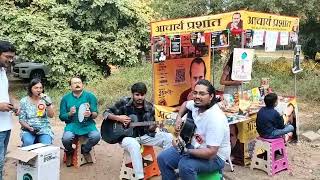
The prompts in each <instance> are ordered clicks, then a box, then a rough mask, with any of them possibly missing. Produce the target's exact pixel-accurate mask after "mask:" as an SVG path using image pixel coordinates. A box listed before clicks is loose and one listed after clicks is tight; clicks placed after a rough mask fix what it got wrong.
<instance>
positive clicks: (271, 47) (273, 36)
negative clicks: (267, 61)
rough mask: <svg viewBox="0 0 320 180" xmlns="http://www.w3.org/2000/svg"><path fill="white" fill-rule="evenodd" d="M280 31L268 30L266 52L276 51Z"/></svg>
mask: <svg viewBox="0 0 320 180" xmlns="http://www.w3.org/2000/svg"><path fill="white" fill-rule="evenodd" d="M277 40H278V32H276V31H267V32H266V40H265V52H275V51H276V48H277Z"/></svg>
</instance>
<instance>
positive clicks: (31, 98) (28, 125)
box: [19, 79, 54, 147]
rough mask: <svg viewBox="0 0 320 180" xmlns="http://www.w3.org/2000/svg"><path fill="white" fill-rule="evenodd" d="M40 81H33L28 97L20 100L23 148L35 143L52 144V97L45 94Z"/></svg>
mask: <svg viewBox="0 0 320 180" xmlns="http://www.w3.org/2000/svg"><path fill="white" fill-rule="evenodd" d="M43 92H44V90H43V85H42V83H41V80H40V79H32V80H31V82H30V84H29V85H28V96H26V97H24V98H22V99H21V100H20V115H19V122H20V124H21V130H22V131H21V140H22V146H23V147H24V146H29V145H32V144H34V143H43V144H52V139H53V132H52V130H51V125H50V121H49V118H52V117H53V116H54V110H53V106H52V101H51V99H50V97H48V96H47V95H45V94H43Z"/></svg>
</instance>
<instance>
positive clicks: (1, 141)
mask: <svg viewBox="0 0 320 180" xmlns="http://www.w3.org/2000/svg"><path fill="white" fill-rule="evenodd" d="M10 133H11V130H8V131H1V132H0V180H2V171H3V166H4V161H5V156H6V153H7V148H8V143H9V138H10Z"/></svg>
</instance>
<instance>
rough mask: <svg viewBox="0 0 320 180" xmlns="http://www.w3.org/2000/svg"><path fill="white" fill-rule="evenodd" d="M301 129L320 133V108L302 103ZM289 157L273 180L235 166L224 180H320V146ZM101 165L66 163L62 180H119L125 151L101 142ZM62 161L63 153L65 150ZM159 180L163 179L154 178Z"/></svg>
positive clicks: (9, 167)
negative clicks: (283, 167) (286, 168)
mask: <svg viewBox="0 0 320 180" xmlns="http://www.w3.org/2000/svg"><path fill="white" fill-rule="evenodd" d="M14 122H15V126H14V128H13V130H12V133H11V138H10V143H9V147H8V151H13V150H15V149H17V147H18V146H19V145H21V141H20V136H19V133H20V129H19V128H20V125H19V124H18V119H17V118H16V117H15V119H14ZM299 123H300V124H299V126H300V133H301V132H303V131H305V130H309V129H311V130H318V129H320V113H319V105H314V104H304V103H299ZM100 124H101V117H99V118H98V120H97V127H99V128H100ZM52 126H53V130H54V133H55V139H54V145H56V146H59V147H63V146H62V144H61V137H62V133H63V128H64V123H62V122H61V121H60V120H59V119H58V118H54V119H52ZM287 150H288V155H289V165H290V169H289V170H288V171H283V172H280V173H278V174H277V175H275V176H274V177H273V178H270V177H269V176H267V175H266V173H265V172H263V171H260V170H253V171H251V170H250V169H249V168H248V167H241V166H235V171H234V172H231V171H230V168H229V166H226V168H225V171H224V177H225V178H226V179H234V180H238V179H239V180H242V179H246V180H251V179H252V180H256V179H261V180H264V179H279V180H284V179H307V180H311V179H314V180H315V179H320V142H313V143H308V142H304V141H303V140H302V141H300V142H299V143H298V144H289V145H288V146H287ZM95 153H96V157H97V162H96V163H95V164H88V165H83V166H81V167H80V168H79V169H77V168H75V167H69V168H67V167H66V165H65V164H64V163H63V162H62V158H60V159H61V163H60V179H61V180H88V179H90V180H113V179H114V180H116V179H119V170H120V165H121V160H122V158H123V150H122V149H121V147H120V146H119V145H117V144H115V145H111V144H107V143H105V142H104V141H102V140H101V141H100V142H99V144H98V145H97V146H96V147H95ZM60 155H61V157H62V156H63V150H61V154H60ZM4 169H5V172H4V179H5V180H14V179H16V161H15V160H13V159H7V160H6V164H5V168H4ZM152 179H153V180H159V179H161V177H155V178H152Z"/></svg>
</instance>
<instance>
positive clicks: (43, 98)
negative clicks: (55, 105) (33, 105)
mask: <svg viewBox="0 0 320 180" xmlns="http://www.w3.org/2000/svg"><path fill="white" fill-rule="evenodd" d="M39 96H40V98H41V99H42V100H43V101H44V102H45V103H46V105H47V106H50V105H51V104H52V101H51V99H50V97H49V96H47V95H46V94H43V93H40V94H39Z"/></svg>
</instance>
